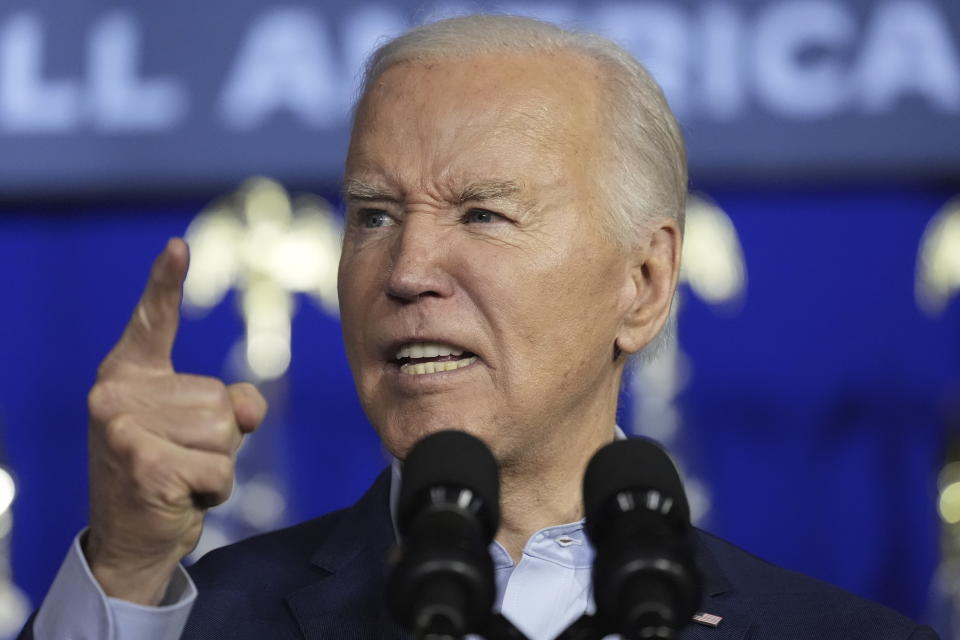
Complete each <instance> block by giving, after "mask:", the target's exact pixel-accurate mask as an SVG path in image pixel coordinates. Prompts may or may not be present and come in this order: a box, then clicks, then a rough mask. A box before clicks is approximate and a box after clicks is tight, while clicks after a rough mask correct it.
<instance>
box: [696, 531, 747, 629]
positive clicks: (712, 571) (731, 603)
mask: <svg viewBox="0 0 960 640" xmlns="http://www.w3.org/2000/svg"><path fill="white" fill-rule="evenodd" d="M694 540H695V553H696V559H697V564H698V565H699V566H700V569H701V571H703V602H702V603H701V605H700V611H701V612H702V613H710V614H713V615H716V616H720V617H721V618H722V620H720V622H719V624H717V626H716V627H711V626H707V625H704V624H700V623H697V622H694V623H691V624H690V625H688V626H687V628H686V629H684V630H683V633H681V634H680V640H741V639H742V638H744V637H746V635H747V632H748V631H749V630H750V626H751V624H752V623H751V620H750V618H749V617H748V616H747V615H746V614H745V613H744V612H743V611H742V610H741V609H740V608H739V607H738V606H737V600H736V599H735V598H734V597H732V596H733V591H734V588H733V585H732V584H730V581H729V580H727V577H726V575H724V573H723V571H722V570H721V569H720V565H719V564H718V563H717V560H716V558H714V556H713V553H712V552H711V551H710V549H709V548H708V547H707V545H706V542H705V541H704V539H703V535H702V534H701V533H700V531H699V530H697V532H696V537H695V538H694Z"/></svg>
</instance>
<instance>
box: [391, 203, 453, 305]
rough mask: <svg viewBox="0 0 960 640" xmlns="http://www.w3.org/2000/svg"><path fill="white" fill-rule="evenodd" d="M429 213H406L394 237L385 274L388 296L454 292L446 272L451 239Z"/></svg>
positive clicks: (401, 297)
mask: <svg viewBox="0 0 960 640" xmlns="http://www.w3.org/2000/svg"><path fill="white" fill-rule="evenodd" d="M444 236H445V233H444V230H443V229H440V228H439V225H438V223H437V221H436V219H435V217H434V216H432V215H416V214H413V215H408V216H406V218H405V219H404V221H403V222H402V223H401V227H400V231H399V233H397V234H396V237H395V240H394V246H393V248H392V250H393V256H392V258H393V260H392V264H391V269H390V274H389V276H388V277H387V282H386V292H387V295H388V296H390V297H392V298H396V299H398V300H402V301H404V302H413V301H415V300H418V299H420V298H423V297H425V296H434V297H441V298H445V297H448V296H450V295H452V294H453V289H454V287H453V278H452V277H451V275H450V272H449V271H448V261H449V253H450V238H445V237H444Z"/></svg>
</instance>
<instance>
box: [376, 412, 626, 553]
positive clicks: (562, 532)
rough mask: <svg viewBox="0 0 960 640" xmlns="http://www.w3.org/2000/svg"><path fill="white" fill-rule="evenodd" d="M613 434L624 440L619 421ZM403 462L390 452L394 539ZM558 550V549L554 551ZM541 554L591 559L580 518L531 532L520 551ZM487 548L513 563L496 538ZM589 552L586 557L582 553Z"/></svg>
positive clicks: (391, 518)
mask: <svg viewBox="0 0 960 640" xmlns="http://www.w3.org/2000/svg"><path fill="white" fill-rule="evenodd" d="M613 437H614V439H615V440H626V438H627V434H625V433H624V432H623V429H621V428H620V425H617V424H615V425H613ZM402 470H403V463H401V462H400V460H398V459H397V458H396V457H395V456H390V522H392V523H393V533H394V535H396V538H397V540H399V539H400V532H399V531H398V530H397V505H398V503H399V502H400V482H401V479H402V477H403V475H402ZM558 549H559V550H562V551H558ZM528 550H529V551H530V555H535V556H537V557H542V558H543V559H545V560H551V561H557V560H556V559H557V558H563V559H564V560H563V561H560V562H558V564H563V565H564V566H581V563H582V562H586V565H585V566H588V567H589V566H590V565H591V564H592V563H593V547H592V546H591V545H590V541H589V540H587V538H586V536H585V535H584V530H583V520H578V521H577V522H570V523H567V524H560V525H555V526H552V527H547V528H545V529H541V530H540V531H538V532H536V533H535V534H533V536H531V538H530V540H528V541H527V544H526V545H525V546H524V548H523V553H524V554H527V553H528ZM490 552H491V554H492V555H493V558H494V565H495V566H496V567H497V568H500V564H501V563H502V562H503V559H504V558H506V562H508V563H509V565H506V566H513V562H512V561H511V560H510V554H508V553H507V551H506V549H504V548H503V546H502V545H501V544H500V543H499V542H497V541H496V540H494V541H493V543H492V544H491V546H490ZM586 554H589V558H587V557H586Z"/></svg>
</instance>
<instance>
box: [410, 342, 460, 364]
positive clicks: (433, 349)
mask: <svg viewBox="0 0 960 640" xmlns="http://www.w3.org/2000/svg"><path fill="white" fill-rule="evenodd" d="M462 354H463V349H458V348H457V347H453V346H450V345H449V344H443V343H442V342H411V343H410V344H405V345H403V346H402V347H400V350H399V351H397V355H396V358H397V360H400V359H401V358H436V357H438V356H459V355H462Z"/></svg>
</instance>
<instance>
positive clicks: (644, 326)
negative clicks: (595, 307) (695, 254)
mask: <svg viewBox="0 0 960 640" xmlns="http://www.w3.org/2000/svg"><path fill="white" fill-rule="evenodd" d="M682 242H683V237H682V233H681V231H680V227H679V225H678V224H677V222H676V220H673V219H672V218H664V219H662V220H659V221H658V222H657V223H656V224H655V225H654V226H653V227H652V230H651V231H650V232H649V235H648V236H647V237H646V239H645V241H644V243H643V244H642V245H641V246H639V247H637V248H636V249H633V250H632V252H631V253H630V257H629V259H628V269H629V274H628V278H627V281H626V282H625V283H624V296H625V298H626V312H625V313H624V315H623V321H622V323H621V325H620V330H619V331H618V332H617V339H616V347H617V349H619V350H620V351H623V352H625V353H627V354H633V353H636V352H638V351H640V350H641V349H643V348H644V347H645V346H647V345H648V344H650V342H651V341H652V340H653V339H654V338H655V337H656V336H657V334H658V333H659V332H660V329H661V328H662V327H663V325H664V323H665V322H666V321H667V317H668V316H669V315H670V303H671V302H672V300H673V293H674V291H675V290H676V288H677V280H679V278H680V251H681V245H682Z"/></svg>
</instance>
